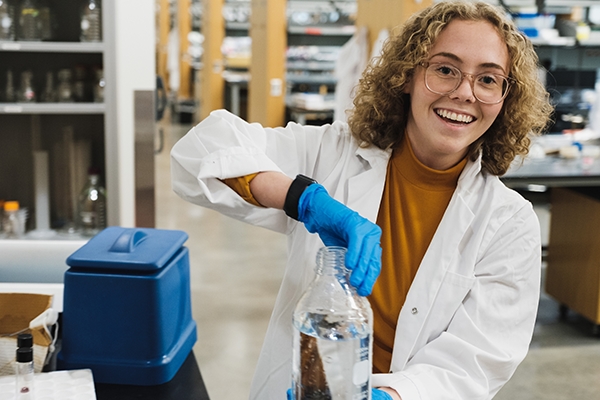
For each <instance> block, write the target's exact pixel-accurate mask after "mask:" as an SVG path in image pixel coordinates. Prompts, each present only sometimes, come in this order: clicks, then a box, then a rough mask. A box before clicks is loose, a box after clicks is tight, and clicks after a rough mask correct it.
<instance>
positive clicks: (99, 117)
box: [0, 0, 156, 245]
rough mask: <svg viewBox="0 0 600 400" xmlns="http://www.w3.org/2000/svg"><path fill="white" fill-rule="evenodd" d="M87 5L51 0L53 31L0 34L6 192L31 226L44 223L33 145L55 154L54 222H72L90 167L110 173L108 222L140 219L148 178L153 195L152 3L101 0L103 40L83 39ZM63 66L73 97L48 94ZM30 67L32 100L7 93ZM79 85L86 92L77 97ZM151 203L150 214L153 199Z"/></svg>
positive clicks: (0, 179)
mask: <svg viewBox="0 0 600 400" xmlns="http://www.w3.org/2000/svg"><path fill="white" fill-rule="evenodd" d="M84 3H86V2H85V1H82V0H48V1H47V2H45V4H47V5H48V6H49V9H50V10H51V12H52V17H53V19H52V20H53V21H54V24H53V35H52V37H51V38H48V39H46V40H37V41H36V40H33V41H20V40H18V39H17V40H4V41H1V40H0V143H1V145H0V199H4V200H18V201H19V202H20V203H21V206H22V207H26V208H27V209H28V211H29V221H28V225H27V228H28V229H33V228H35V225H36V224H35V222H36V221H35V216H36V209H35V204H36V203H35V192H36V177H35V176H34V175H35V174H34V153H35V152H38V151H41V152H45V153H47V155H48V161H47V170H48V178H47V179H48V181H49V182H48V183H49V192H50V193H49V207H50V215H51V221H50V222H51V226H52V227H53V228H56V229H60V228H61V227H63V226H64V225H65V224H67V223H68V222H69V221H70V220H72V213H73V207H74V201H75V199H74V193H77V192H78V191H79V190H80V189H81V187H82V186H83V184H84V183H85V179H86V176H87V169H88V167H90V166H96V167H99V168H100V169H101V171H102V181H103V183H104V186H105V187H106V189H107V220H108V225H121V226H135V225H136V224H139V221H138V220H137V219H136V209H137V208H139V206H138V202H139V201H140V199H139V198H140V197H141V196H138V195H137V192H138V191H139V189H140V182H143V185H145V186H146V187H143V188H142V189H144V195H145V196H146V197H148V196H147V195H148V193H149V192H148V188H147V186H148V185H151V186H152V192H151V195H153V194H154V192H153V185H154V183H153V176H154V175H153V166H154V164H153V150H154V148H153V140H154V136H153V133H154V132H153V130H154V90H155V84H156V73H155V47H154V37H155V35H154V30H155V27H154V24H155V18H154V2H153V1H152V0H128V1H117V0H103V1H102V2H101V3H100V4H101V11H102V40H101V41H96V42H82V41H80V26H81V17H80V13H81V8H82V6H83V5H84ZM64 70H69V71H71V81H70V84H71V90H72V91H73V96H72V97H71V99H70V100H65V99H62V101H61V100H59V99H58V98H50V99H47V98H44V99H42V94H43V93H45V92H46V87H48V86H49V85H48V74H49V73H50V74H52V77H53V82H52V83H53V85H54V88H55V91H57V92H58V90H59V85H60V84H61V83H62V82H63V81H62V80H60V78H61V77H60V76H59V71H64ZM9 71H10V73H9ZM24 71H30V73H31V84H32V86H33V88H34V89H35V92H36V101H34V102H25V101H23V98H22V97H19V96H16V97H13V98H10V97H8V96H7V85H8V83H7V82H8V77H9V76H10V74H12V84H13V87H14V90H15V91H17V92H18V91H19V90H21V81H22V79H21V78H22V76H23V75H22V73H23V72H24ZM82 71H83V72H82ZM79 88H83V89H82V90H83V91H79V92H77V93H78V94H79V95H78V96H75V90H78V89H79ZM100 89H101V91H100ZM95 90H97V92H95ZM42 100H46V101H42ZM143 141H146V142H150V145H149V146H147V145H143V144H142V142H143ZM148 148H149V149H150V150H149V151H148V150H147V149H148ZM149 162H150V163H149ZM140 164H142V165H144V166H145V168H143V169H145V170H147V171H148V172H150V173H151V174H152V177H151V179H148V177H140V176H139V174H138V172H137V171H139V170H140V169H139V168H137V169H136V166H137V165H140ZM148 166H151V168H148ZM153 204H154V203H153V200H152V206H153ZM144 210H145V211H146V212H148V208H147V207H145V208H144ZM153 212H154V209H153V208H152V209H151V213H152V214H153ZM152 221H153V218H152ZM146 226H147V225H146ZM33 242H34V241H32V243H33ZM32 245H33V244H32Z"/></svg>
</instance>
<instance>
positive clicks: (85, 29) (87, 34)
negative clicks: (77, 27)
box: [80, 0, 102, 42]
mask: <svg viewBox="0 0 600 400" xmlns="http://www.w3.org/2000/svg"><path fill="white" fill-rule="evenodd" d="M80 40H81V41H82V42H100V41H102V4H101V2H100V0H86V1H85V2H84V5H83V7H82V12H81V36H80Z"/></svg>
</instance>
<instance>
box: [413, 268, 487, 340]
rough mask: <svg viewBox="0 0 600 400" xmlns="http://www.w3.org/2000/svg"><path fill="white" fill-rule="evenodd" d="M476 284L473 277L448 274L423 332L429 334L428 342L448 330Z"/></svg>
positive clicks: (449, 272)
mask: <svg viewBox="0 0 600 400" xmlns="http://www.w3.org/2000/svg"><path fill="white" fill-rule="evenodd" d="M474 283H475V277H473V276H464V275H460V274H457V273H455V272H451V271H447V272H446V274H445V276H444V279H443V281H442V284H441V285H440V288H439V291H438V293H437V295H436V297H435V299H434V301H433V304H432V306H431V310H430V313H429V316H428V318H427V321H426V323H425V329H424V331H423V332H427V342H429V341H431V340H433V339H435V338H436V337H438V336H439V335H440V334H441V333H442V332H444V331H445V330H446V329H447V328H448V326H449V325H450V322H451V321H452V318H453V317H454V314H455V313H456V311H457V310H458V308H459V307H460V305H461V304H462V302H463V300H464V299H465V297H466V296H467V294H468V293H469V291H470V290H471V288H472V287H473V284H474Z"/></svg>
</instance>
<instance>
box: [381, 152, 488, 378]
mask: <svg viewBox="0 0 600 400" xmlns="http://www.w3.org/2000/svg"><path fill="white" fill-rule="evenodd" d="M475 164H477V163H475ZM474 167H475V168H476V170H475V171H474V170H473V168H474ZM478 170H479V169H478V168H477V165H475V166H473V164H471V163H470V165H468V166H467V168H465V170H464V171H463V176H462V177H461V180H460V181H459V185H458V186H457V188H456V190H455V192H454V195H453V196H452V199H451V200H450V204H449V205H448V208H447V210H446V212H445V214H444V217H443V218H442V221H441V222H440V225H439V226H438V229H437V230H436V233H435V235H434V237H433V239H432V241H431V244H430V245H429V248H428V249H427V252H426V253H425V256H424V257H423V260H422V261H421V265H420V266H419V270H418V271H417V275H416V276H415V279H414V281H413V283H412V285H411V287H410V290H409V292H408V294H407V297H406V301H405V303H404V306H403V307H402V310H401V311H400V316H399V318H398V323H397V326H396V337H395V341H394V351H393V354H392V369H393V370H394V371H398V370H401V369H402V368H404V366H405V365H406V363H407V362H408V360H409V359H410V357H412V356H413V355H414V352H415V348H417V347H416V346H417V344H419V347H420V346H422V345H424V344H425V343H421V341H423V340H427V338H426V337H423V334H422V330H423V325H424V323H425V322H426V321H427V317H428V315H429V313H430V311H431V307H432V305H433V302H434V300H435V299H436V297H437V296H438V293H439V291H440V288H441V285H442V282H443V280H444V277H445V275H446V273H447V272H448V269H449V267H450V265H451V263H452V262H453V260H456V259H457V258H458V257H460V253H461V251H462V245H464V243H465V242H466V241H467V239H468V237H469V235H470V233H471V232H472V231H471V223H472V221H473V219H474V214H473V212H472V210H471V207H470V206H469V200H470V198H469V197H470V191H469V190H468V189H467V187H468V184H467V182H465V180H466V181H470V180H472V179H473V177H474V175H476V174H477V171H478ZM463 178H466V179H463ZM461 181H462V182H461Z"/></svg>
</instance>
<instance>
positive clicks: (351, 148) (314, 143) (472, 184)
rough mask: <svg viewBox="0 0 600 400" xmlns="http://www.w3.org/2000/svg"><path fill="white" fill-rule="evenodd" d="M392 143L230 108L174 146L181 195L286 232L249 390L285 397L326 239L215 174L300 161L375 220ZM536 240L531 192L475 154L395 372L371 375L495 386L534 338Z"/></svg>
mask: <svg viewBox="0 0 600 400" xmlns="http://www.w3.org/2000/svg"><path fill="white" fill-rule="evenodd" d="M390 154H391V152H390V151H383V150H380V149H377V148H367V149H363V148H360V147H358V146H357V143H356V142H355V141H354V140H353V139H352V138H351V135H350V134H349V128H348V126H347V124H345V123H342V122H335V123H334V124H333V125H326V126H323V127H316V126H304V127H303V126H300V125H297V124H294V123H290V124H288V125H287V126H286V127H285V128H275V129H271V128H263V127H261V126H260V125H258V124H247V123H245V122H244V121H243V120H241V119H239V118H237V117H236V116H234V115H231V114H229V113H227V112H225V111H216V112H213V113H212V114H211V115H210V116H209V117H208V118H207V119H205V120H204V121H203V122H201V123H200V124H199V125H198V126H196V127H194V128H193V129H192V130H191V131H190V132H189V133H188V134H187V135H186V136H185V137H183V138H182V139H181V140H180V141H179V142H178V143H177V144H176V145H175V146H174V148H173V150H172V153H171V155H172V178H173V189H174V190H175V192H176V193H178V194H179V195H180V196H181V197H182V198H184V199H186V200H188V201H190V202H193V203H196V204H199V205H202V206H206V207H210V208H213V209H215V210H218V211H220V212H222V213H224V214H226V215H229V216H231V217H233V218H236V219H238V220H242V221H246V222H249V223H251V224H254V225H259V226H264V227H266V228H269V229H273V230H275V231H279V232H282V233H285V234H287V235H288V250H289V256H288V263H287V267H286V270H285V274H284V278H283V282H282V285H281V288H280V291H279V294H278V296H277V301H276V304H275V307H274V311H273V315H272V317H271V321H270V323H269V327H268V330H267V334H266V338H265V341H264V345H263V349H262V352H261V355H260V358H259V361H258V365H257V368H256V372H255V376H254V381H253V384H252V388H251V393H250V398H251V399H257V400H283V399H285V397H286V390H287V389H288V388H289V387H290V386H291V356H292V324H291V320H292V310H293V309H294V306H295V304H296V302H297V300H298V299H299V297H300V295H301V294H302V292H303V291H304V289H305V288H306V287H307V285H308V284H309V282H310V281H311V280H312V279H313V277H314V272H313V268H314V265H315V254H316V252H317V250H318V248H319V247H321V246H322V242H321V241H320V239H319V238H318V236H317V235H316V234H310V233H308V232H307V231H306V229H305V228H304V226H303V225H302V224H301V223H298V222H296V221H294V220H292V219H290V218H288V217H287V216H286V215H285V214H284V213H283V211H280V210H275V209H267V208H260V207H255V206H252V205H250V204H249V203H247V202H246V201H244V200H242V199H241V198H240V197H239V196H238V195H237V194H236V193H234V192H233V191H232V190H231V189H229V188H228V187H227V186H226V185H225V184H223V183H222V182H221V181H219V179H223V178H230V177H237V176H243V175H247V174H250V173H253V172H257V171H281V172H283V173H285V174H287V175H288V176H290V177H294V176H295V175H296V174H298V173H303V174H305V175H308V176H311V177H314V178H315V179H316V180H317V181H319V183H321V184H322V185H323V186H325V187H326V188H327V190H328V191H329V193H330V195H332V196H333V197H334V198H336V199H337V200H339V201H341V202H343V203H345V204H347V205H348V206H349V207H350V208H352V209H354V210H356V211H358V212H359V213H360V214H361V215H363V216H364V217H366V218H368V219H370V220H371V221H375V220H376V217H377V213H378V208H379V204H380V200H381V195H382V191H383V186H384V182H385V175H386V166H387V164H388V160H389V156H390ZM265 245H268V244H265ZM540 250H541V245H540V234H539V224H538V221H537V218H536V216H535V213H534V212H533V209H532V207H531V204H530V203H529V202H527V201H525V200H524V199H523V198H522V197H521V196H519V195H518V194H517V193H515V192H514V191H512V190H510V189H508V188H507V187H505V186H504V185H503V184H502V182H501V181H500V180H499V179H498V178H497V177H495V176H492V175H490V174H488V173H486V172H485V171H483V170H482V169H481V164H480V162H479V161H477V162H469V163H468V164H467V165H466V167H465V169H464V171H463V172H462V174H461V176H460V178H459V181H458V185H457V188H456V190H455V192H454V195H453V196H452V199H451V201H450V204H449V205H448V208H447V210H446V213H445V214H444V217H443V218H442V221H441V222H440V225H439V227H438V229H437V231H436V233H435V235H434V237H433V239H432V241H431V244H430V246H429V249H428V250H427V252H426V254H425V256H424V258H423V261H422V263H421V266H420V268H419V270H418V273H417V275H416V277H415V279H414V282H413V284H412V286H411V288H410V291H409V293H408V295H407V298H406V301H405V304H404V307H403V308H402V311H401V312H400V317H399V319H398V325H397V329H396V338H395V343H394V350H393V356H392V365H391V373H389V374H375V375H373V379H372V384H373V386H390V387H393V388H394V389H396V390H397V391H398V393H400V395H401V396H402V399H403V400H413V399H421V400H443V399H456V400H466V399H468V400H476V399H490V398H492V397H493V396H494V395H495V394H496V392H497V391H498V390H499V389H500V388H501V387H502V385H503V384H504V383H505V382H506V381H507V380H508V379H509V378H510V377H511V375H512V374H513V373H514V371H515V369H516V367H517V365H518V364H519V363H520V362H521V361H522V359H523V358H524V357H525V354H526V352H527V350H528V346H529V343H530V340H531V337H532V333H533V327H534V321H535V317H536V311H537V304H538V299H539V288H540V263H541V261H540V260H541V254H540V253H541V251H540ZM224 373H226V372H225V371H224Z"/></svg>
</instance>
